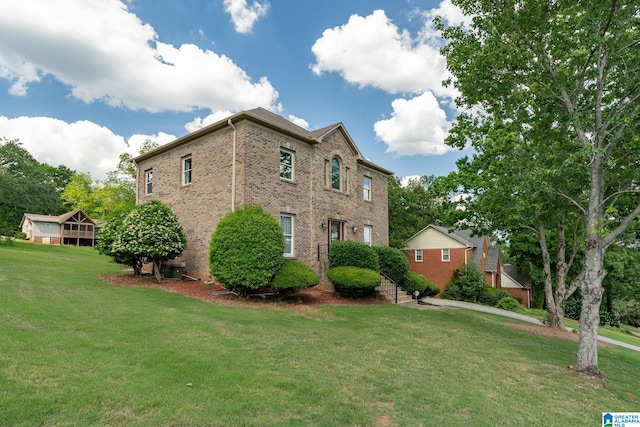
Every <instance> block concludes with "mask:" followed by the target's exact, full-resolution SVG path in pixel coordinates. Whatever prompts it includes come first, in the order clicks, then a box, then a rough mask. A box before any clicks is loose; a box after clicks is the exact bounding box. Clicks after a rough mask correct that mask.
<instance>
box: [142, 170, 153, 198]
mask: <svg viewBox="0 0 640 427" xmlns="http://www.w3.org/2000/svg"><path fill="white" fill-rule="evenodd" d="M144 177H145V178H144V182H145V189H146V194H151V192H152V190H153V169H147V170H146V171H145V172H144Z"/></svg>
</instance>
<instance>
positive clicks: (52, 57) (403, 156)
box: [0, 0, 469, 180]
mask: <svg viewBox="0 0 640 427" xmlns="http://www.w3.org/2000/svg"><path fill="white" fill-rule="evenodd" d="M436 15H440V16H442V17H443V18H445V20H446V21H447V22H449V23H451V24H457V23H461V22H463V21H464V17H462V16H461V15H460V13H459V11H458V10H457V9H456V8H455V7H453V6H452V5H451V3H450V0H444V1H442V2H438V1H431V0H385V1H383V0H366V1H365V0H322V1H318V2H311V1H301V0H271V1H269V2H268V1H266V0H264V1H253V0H180V1H167V2H164V1H163V2H158V1H154V0H128V1H120V0H47V1H42V0H3V1H2V2H1V3H0V137H6V138H8V139H16V138H17V139H20V141H21V142H22V143H23V145H24V147H25V148H26V149H28V150H29V152H30V153H31V154H32V155H33V156H34V157H35V158H36V159H38V160H39V161H41V162H45V163H48V164H51V165H53V166H57V165H59V164H64V165H66V166H68V167H69V168H71V169H73V170H76V171H78V172H89V173H90V174H91V176H92V177H93V178H94V179H98V180H101V179H104V178H105V175H106V172H107V171H109V170H112V169H114V168H115V166H116V164H117V161H118V157H119V155H120V154H122V153H124V152H130V153H131V154H133V155H136V154H138V150H139V147H140V145H141V144H142V142H143V141H144V140H145V139H153V140H155V141H157V142H159V143H161V144H163V143H167V142H169V141H171V140H173V139H175V138H177V137H181V136H183V135H185V134H187V133H188V132H191V131H194V130H197V129H199V128H201V127H202V126H206V125H207V124H210V123H213V122H216V121H218V120H220V119H222V118H224V117H225V116H228V115H230V114H233V113H236V112H239V111H242V110H247V109H251V108H255V107H258V106H261V107H264V108H267V109H269V110H271V111H273V112H275V113H277V114H279V115H281V116H283V117H285V118H288V119H289V120H291V121H293V122H295V123H297V124H299V125H301V126H303V127H306V128H308V129H310V130H313V129H317V128H321V127H324V126H327V125H330V124H333V123H336V122H342V123H344V125H345V126H346V128H347V130H348V132H349V133H350V135H351V137H352V138H353V140H354V141H355V143H356V144H357V145H358V147H359V148H360V151H361V152H362V153H363V155H364V156H365V157H367V158H369V159H370V160H372V161H374V162H375V163H378V164H379V165H381V166H383V167H385V168H387V169H389V170H392V171H394V173H395V174H396V175H398V176H412V175H431V174H434V175H445V174H447V173H448V172H449V171H451V170H454V169H455V160H456V159H457V158H459V157H461V156H463V155H468V154H469V152H466V151H462V152H461V151H458V150H451V149H450V148H449V147H447V146H445V145H444V143H443V141H444V138H445V137H446V135H447V132H448V130H449V129H450V126H451V122H452V121H453V120H454V119H455V116H456V115H457V111H456V109H455V107H454V104H453V100H454V98H455V96H456V92H455V89H453V88H451V87H448V88H445V87H443V86H442V85H441V82H442V80H443V79H445V78H447V77H448V72H447V70H446V63H445V60H444V58H442V57H441V56H440V54H439V53H438V48H439V47H440V46H441V44H442V40H441V39H440V38H439V37H438V34H437V33H436V32H435V30H434V28H433V25H432V24H431V20H432V19H433V17H434V16H436Z"/></svg>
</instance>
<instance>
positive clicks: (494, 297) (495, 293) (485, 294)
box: [478, 286, 511, 307]
mask: <svg viewBox="0 0 640 427" xmlns="http://www.w3.org/2000/svg"><path fill="white" fill-rule="evenodd" d="M509 297H511V294H510V293H509V292H508V291H505V290H504V289H498V288H492V287H491V286H485V287H484V288H483V289H482V292H481V293H480V297H479V298H478V302H479V303H480V304H485V305H490V306H492V307H495V306H496V304H498V301H500V300H501V299H503V298H509Z"/></svg>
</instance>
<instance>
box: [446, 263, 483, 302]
mask: <svg viewBox="0 0 640 427" xmlns="http://www.w3.org/2000/svg"><path fill="white" fill-rule="evenodd" d="M485 286H487V282H486V280H485V279H484V275H483V274H482V271H480V268H478V266H477V265H475V264H465V265H462V266H460V267H458V268H456V269H455V270H453V276H452V277H451V281H450V282H449V283H448V284H447V286H446V287H445V288H444V291H443V292H442V298H446V299H452V300H457V301H467V302H478V300H479V298H480V295H481V294H482V292H483V290H484V288H485Z"/></svg>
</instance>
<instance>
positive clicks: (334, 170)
mask: <svg viewBox="0 0 640 427" xmlns="http://www.w3.org/2000/svg"><path fill="white" fill-rule="evenodd" d="M331 188H333V189H336V190H340V160H339V159H338V158H337V157H334V158H333V159H331Z"/></svg>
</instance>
